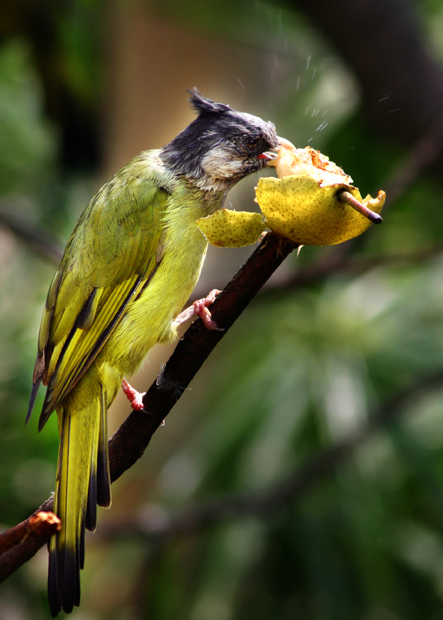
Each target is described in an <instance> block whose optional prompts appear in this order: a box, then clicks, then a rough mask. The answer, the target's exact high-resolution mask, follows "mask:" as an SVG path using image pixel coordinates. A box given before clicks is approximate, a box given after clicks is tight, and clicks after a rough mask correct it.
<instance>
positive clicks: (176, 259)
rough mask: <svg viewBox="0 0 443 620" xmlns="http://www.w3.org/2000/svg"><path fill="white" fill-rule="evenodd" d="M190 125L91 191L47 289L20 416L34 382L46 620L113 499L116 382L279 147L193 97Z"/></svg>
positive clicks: (66, 600)
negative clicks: (214, 220)
mask: <svg viewBox="0 0 443 620" xmlns="http://www.w3.org/2000/svg"><path fill="white" fill-rule="evenodd" d="M190 101H191V104H192V106H193V107H194V109H195V111H196V112H197V114H198V116H197V118H196V119H195V120H194V121H193V122H192V123H191V124H190V125H189V126H188V127H187V128H186V129H185V130H184V131H182V132H181V133H180V134H179V135H178V136H177V137H176V138H174V139H173V140H172V142H170V143H169V144H167V145H166V146H165V147H164V148H162V149H158V150H151V151H145V152H143V153H141V154H140V155H139V156H138V157H136V158H135V159H134V160H132V161H131V162H130V163H129V164H128V165H127V166H125V167H124V168H123V169H122V170H120V171H119V172H118V173H117V174H116V175H115V176H114V177H112V179H110V181H108V182H107V183H106V184H105V185H104V186H103V187H102V188H101V189H100V190H99V191H98V192H97V194H96V195H95V196H94V198H93V199H92V200H91V202H90V203H89V205H88V206H87V208H86V209H85V211H84V212H83V214H82V215H81V217H80V219H79V221H78V222H77V225H76V227H75V229H74V231H73V233H72V235H71V238H70V239H69V241H68V244H67V246H66V249H65V253H64V255H63V258H62V260H61V262H60V266H59V268H58V270H57V272H56V274H55V276H54V278H53V280H52V283H51V286H50V288H49V292H48V296H47V299H46V305H45V309H44V312H43V317H42V321H41V326H40V334H39V339H38V354H37V361H36V364H35V370H34V376H33V388H32V394H31V399H30V404H29V411H28V415H27V420H28V419H29V416H30V415H31V412H32V409H33V405H34V401H35V397H36V394H37V391H38V388H39V385H40V383H43V385H46V386H47V391H46V396H45V400H44V403H43V408H42V412H41V415H40V421H39V430H41V429H42V428H43V426H44V425H45V423H46V421H47V420H48V418H49V416H50V415H51V413H52V412H53V411H57V417H58V425H59V432H60V449H59V457H58V468H57V477H56V489H55V498H54V512H55V513H56V514H57V515H58V517H59V518H60V519H61V522H62V529H61V531H60V532H58V533H57V534H56V535H54V536H53V537H52V538H51V541H50V551H49V553H50V555H49V577H48V597H49V606H50V610H51V613H52V615H53V616H55V615H57V614H58V612H59V611H60V609H63V610H64V611H65V612H68V613H69V612H70V611H71V610H72V608H73V606H74V605H79V602H80V569H81V568H83V564H84V547H85V542H84V536H85V527H86V528H88V529H90V530H94V529H95V527H96V513H97V504H98V505H99V506H109V505H110V502H111V492H110V476H109V462H108V446H107V431H106V421H107V415H106V413H107V409H108V407H109V406H110V404H111V403H112V401H113V400H114V398H115V396H116V394H117V391H118V389H119V387H120V385H121V384H122V381H123V380H124V377H126V376H131V375H132V374H133V373H134V372H135V371H136V370H137V368H138V367H139V366H140V364H141V362H142V361H143V359H144V357H145V355H146V353H147V352H148V350H149V349H150V348H151V347H152V346H153V345H154V344H156V343H157V342H170V341H172V340H174V339H175V338H176V321H175V320H176V317H177V316H178V314H179V312H180V310H181V309H182V307H183V305H184V304H185V303H186V301H187V299H188V298H189V296H190V294H191V292H192V290H193V288H194V286H195V284H196V282H197V280H198V277H199V275H200V270H201V267H202V263H203V260H204V257H205V254H206V249H207V242H206V239H205V238H204V236H203V234H202V233H201V232H200V230H199V229H198V228H197V226H196V224H195V221H196V220H197V219H198V218H201V217H204V216H206V215H210V214H211V213H214V212H215V211H216V210H217V209H220V208H221V207H222V206H223V203H224V201H225V199H226V194H227V192H228V191H229V190H230V189H231V188H232V187H233V186H234V185H235V184H236V183H237V182H238V181H240V180H241V179H242V178H244V177H245V176H247V175H249V174H251V173H252V172H257V171H258V170H261V169H262V168H264V167H265V166H266V165H267V163H268V162H269V161H271V160H272V157H273V154H272V153H268V150H273V151H275V150H276V149H277V148H278V147H279V146H280V144H281V143H282V142H284V141H283V140H282V139H280V138H279V137H278V136H277V134H276V131H275V127H274V125H273V124H272V123H271V122H265V121H263V120H262V119H260V118H258V117H256V116H252V115H250V114H245V113H241V112H236V111H235V110H233V109H232V108H230V107H229V106H227V105H224V104H221V103H215V102H213V101H211V100H210V99H207V98H206V97H203V96H202V95H201V94H200V93H199V92H198V90H197V89H194V90H192V91H191V98H190Z"/></svg>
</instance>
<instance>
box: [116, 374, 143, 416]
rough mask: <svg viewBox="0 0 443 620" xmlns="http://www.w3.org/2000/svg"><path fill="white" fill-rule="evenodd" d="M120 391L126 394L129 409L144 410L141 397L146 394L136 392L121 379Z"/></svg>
mask: <svg viewBox="0 0 443 620" xmlns="http://www.w3.org/2000/svg"><path fill="white" fill-rule="evenodd" d="M122 390H123V392H124V393H125V394H126V398H127V399H128V400H129V402H130V403H131V407H132V408H133V409H134V410H135V411H144V410H145V408H144V405H143V396H144V395H145V394H146V392H143V393H141V392H137V390H135V389H134V388H133V387H132V385H131V384H130V383H129V382H128V381H126V379H123V381H122Z"/></svg>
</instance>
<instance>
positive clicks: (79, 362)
mask: <svg viewBox="0 0 443 620" xmlns="http://www.w3.org/2000/svg"><path fill="white" fill-rule="evenodd" d="M168 197H169V194H168V192H167V191H165V190H163V189H159V188H158V187H157V186H156V185H155V184H154V182H153V181H149V180H146V178H144V179H143V178H142V177H137V176H134V175H129V174H128V175H126V176H122V175H121V174H120V175H119V176H116V177H114V179H111V181H109V182H108V183H107V184H106V185H105V186H104V187H103V188H102V189H101V190H100V191H99V192H98V194H97V195H96V196H95V198H94V199H93V200H92V201H91V203H90V205H89V206H88V207H87V209H86V210H85V211H84V212H83V214H82V216H81V218H80V220H79V221H78V223H77V225H76V227H75V229H74V232H73V234H72V236H71V238H70V240H69V242H68V245H67V247H66V250H65V254H64V257H63V259H62V261H61V263H60V267H59V270H58V271H57V273H56V274H55V276H54V279H53V281H52V283H51V286H50V289H49V293H48V297H47V300H46V306H45V310H44V312H43V317H42V322H41V327H40V335H39V344H38V355H37V361H36V366H35V370H34V378H33V380H34V386H33V393H32V395H31V402H30V408H29V411H28V418H29V416H30V413H31V411H32V406H33V403H34V400H35V395H36V392H37V390H38V386H39V384H40V382H41V381H43V383H44V384H45V385H48V389H47V393H46V398H45V402H44V405H43V410H42V413H41V416H40V423H39V428H42V427H43V426H44V424H45V422H46V421H47V419H48V417H49V415H50V414H51V412H52V411H54V409H55V408H56V407H57V405H58V404H59V403H60V401H61V400H62V399H63V398H64V397H65V396H66V395H67V394H68V393H69V391H70V390H71V389H72V388H73V386H74V385H75V384H76V383H77V381H78V380H79V379H80V378H81V377H82V375H83V374H84V372H85V371H86V370H87V368H89V366H90V365H91V363H92V361H93V360H94V359H95V357H96V356H97V354H98V353H99V351H100V350H101V348H102V347H103V345H104V344H105V342H106V341H107V339H108V338H109V335H110V334H111V333H112V331H113V330H114V328H115V327H116V325H117V324H118V322H119V320H120V319H121V318H122V316H123V315H124V313H125V310H126V308H127V305H128V304H129V303H130V302H131V301H132V300H134V299H136V298H137V296H138V295H139V294H140V292H141V291H142V289H143V287H144V286H146V284H147V282H148V281H149V279H150V278H151V277H152V275H153V274H154V273H155V270H156V269H157V267H158V265H159V263H160V261H161V258H162V251H163V247H162V242H163V235H162V225H161V219H162V215H163V213H164V211H165V208H166V201H167V199H168Z"/></svg>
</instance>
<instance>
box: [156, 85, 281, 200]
mask: <svg viewBox="0 0 443 620" xmlns="http://www.w3.org/2000/svg"><path fill="white" fill-rule="evenodd" d="M190 93H191V97H190V102H191V105H192V106H193V108H194V109H195V111H196V112H197V113H198V116H197V118H196V119H195V120H194V121H193V122H192V123H191V124H190V125H188V127H187V128H186V129H184V130H183V131H182V132H181V133H179V134H178V136H177V137H176V138H174V140H172V142H170V143H169V144H167V145H166V146H165V147H164V148H163V149H162V150H161V152H160V157H161V158H162V159H163V161H164V162H165V164H166V165H167V166H168V167H169V168H171V169H172V170H173V171H174V173H175V174H177V175H178V176H182V177H186V178H187V179H188V180H189V181H191V182H192V183H194V184H195V185H197V186H198V187H199V188H200V189H203V190H205V191H208V190H214V191H228V190H229V189H230V188H231V187H232V186H233V185H235V184H236V183H237V182H238V181H240V180H241V179H242V178H243V177H245V176H247V175H248V174H251V173H252V172H257V171H258V170H261V169H262V168H265V167H266V166H267V165H268V163H269V162H270V161H272V160H273V158H274V157H275V155H274V153H270V152H269V151H276V150H278V148H279V147H280V146H281V145H282V144H283V143H287V141H285V140H284V139H282V138H279V136H277V133H276V131H275V127H274V124H273V123H271V122H270V121H263V120H262V119H261V118H258V117H257V116H253V115H252V114H246V113H244V112H236V111H235V110H233V109H232V108H230V107H229V106H228V105H225V104H223V103H215V102H214V101H211V99H207V98H206V97H203V95H202V94H201V93H200V92H199V91H198V90H197V89H196V88H194V89H193V90H192V91H190Z"/></svg>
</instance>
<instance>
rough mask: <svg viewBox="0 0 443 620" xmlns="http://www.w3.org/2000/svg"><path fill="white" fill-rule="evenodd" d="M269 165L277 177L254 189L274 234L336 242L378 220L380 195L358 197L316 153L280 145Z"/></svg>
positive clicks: (314, 242)
mask: <svg viewBox="0 0 443 620" xmlns="http://www.w3.org/2000/svg"><path fill="white" fill-rule="evenodd" d="M270 165H275V167H276V171H277V175H278V176H279V177H280V178H278V179H275V178H271V177H267V178H264V179H260V180H259V182H258V186H257V187H256V192H255V193H256V201H257V202H258V204H259V206H260V209H261V211H262V213H263V214H264V216H265V218H266V222H267V224H268V226H269V228H270V229H271V230H273V231H274V232H277V233H279V234H281V235H282V236H284V237H287V238H288V239H291V240H292V241H295V242H296V243H299V244H301V245H335V244H337V243H342V242H343V241H347V240H348V239H352V238H353V237H357V236H358V235H361V233H363V232H364V231H365V230H366V229H367V228H369V226H370V225H371V223H373V222H376V223H378V222H381V218H380V217H379V215H378V214H379V213H380V211H381V210H382V208H383V205H384V202H385V197H386V195H385V193H384V192H382V191H380V192H379V193H378V196H377V197H376V198H371V196H369V195H368V196H366V198H365V199H364V200H362V197H361V195H360V192H359V190H358V189H357V188H356V187H354V186H353V185H352V179H351V177H350V176H348V175H347V174H345V173H344V172H343V170H342V169H341V168H339V167H338V166H337V165H336V164H334V163H333V162H331V161H329V159H328V158H327V157H326V156H325V155H322V154H321V153H320V152H319V151H316V150H315V149H313V148H311V147H307V148H305V149H293V150H292V149H287V148H282V149H280V151H279V154H278V157H277V158H276V160H274V162H272V163H271V164H270ZM356 208H358V209H359V210H358V211H357V210H356Z"/></svg>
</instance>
